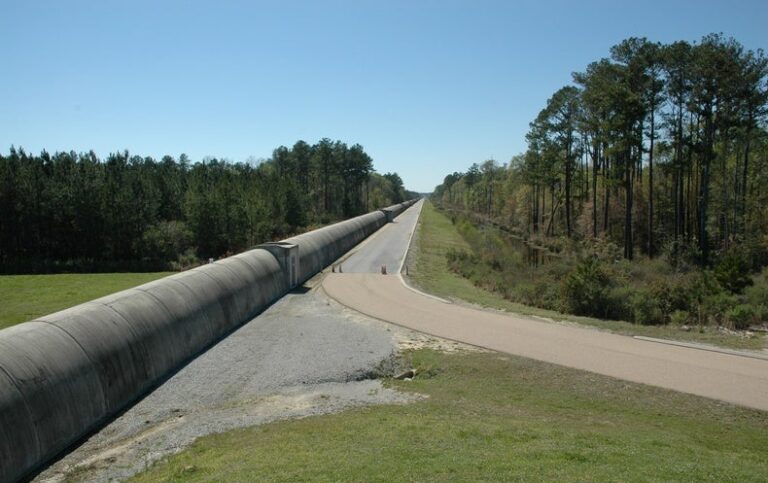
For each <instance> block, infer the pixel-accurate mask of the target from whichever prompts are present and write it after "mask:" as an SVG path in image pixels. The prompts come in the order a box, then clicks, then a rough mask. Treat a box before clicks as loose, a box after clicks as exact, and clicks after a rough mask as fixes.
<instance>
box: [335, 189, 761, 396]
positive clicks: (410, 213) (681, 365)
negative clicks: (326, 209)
mask: <svg viewBox="0 0 768 483" xmlns="http://www.w3.org/2000/svg"><path fill="white" fill-rule="evenodd" d="M422 205H423V202H419V203H417V204H416V205H414V206H413V207H411V208H409V209H408V210H407V211H405V212H404V213H403V214H402V215H400V216H399V217H398V218H397V219H396V222H395V223H391V224H389V225H387V226H385V227H384V228H383V229H381V230H380V231H379V232H378V233H376V234H374V235H373V236H372V237H371V238H369V239H368V240H367V241H366V242H364V244H362V245H361V246H359V247H358V248H356V249H355V250H354V251H353V252H352V254H351V255H350V256H349V257H348V258H346V259H345V260H344V261H343V265H342V266H343V270H344V273H329V274H328V275H327V276H326V277H325V279H324V280H323V289H324V291H325V292H326V293H327V294H328V295H329V296H330V297H332V298H333V299H335V300H337V301H338V302H340V303H342V304H343V305H346V306H347V307H349V308H352V309H354V310H356V311H358V312H360V313H362V314H365V315H368V316H371V317H375V318H377V319H381V320H384V321H387V322H390V323H394V324H397V325H401V326H405V327H408V328H411V329H414V330H417V331H420V332H425V333H428V334H432V335H435V336H438V337H443V338H447V339H453V340H457V341H461V342H466V343H469V344H473V345H476V346H480V347H484V348H487V349H492V350H496V351H500V352H506V353H510V354H515V355H519V356H523V357H529V358H532V359H538V360H541V361H546V362H551V363H554V364H560V365H563V366H568V367H573V368H576V369H582V370H585V371H590V372H595V373H599V374H605V375H608V376H612V377H616V378H619V379H624V380H628V381H633V382H638V383H643V384H649V385H653V386H659V387H663V388H667V389H673V390H676V391H682V392H687V393H691V394H696V395H699V396H704V397H708V398H712V399H719V400H722V401H727V402H730V403H734V404H738V405H743V406H747V407H751V408H756V409H762V410H768V360H766V359H761V358H755V357H748V356H744V355H738V354H735V353H726V352H717V351H709V350H702V349H699V348H691V347H680V346H676V345H670V344H664V343H658V342H654V341H648V340H641V339H637V338H633V337H628V336H623V335H617V334H611V333H607V332H602V331H598V330H595V329H591V328H580V327H573V326H569V325H564V324H558V323H554V322H545V321H541V320H536V319H533V318H530V317H524V316H519V315H514V314H507V313H499V312H496V311H485V310H478V309H473V308H469V307H465V306H461V305H457V304H453V303H447V302H445V301H441V300H439V299H437V298H435V297H430V296H428V295H426V294H422V293H420V292H418V291H416V290H413V289H411V288H409V287H407V286H406V285H405V283H404V282H403V280H402V279H401V277H400V275H399V274H398V273H397V272H398V270H399V267H400V266H401V263H402V260H403V258H404V257H405V254H406V253H407V250H408V245H409V242H410V238H411V233H413V231H414V229H415V227H416V224H417V221H418V217H419V213H420V211H421V207H422ZM382 265H386V266H387V271H388V273H389V275H382V274H381V273H380V271H381V266H382Z"/></svg>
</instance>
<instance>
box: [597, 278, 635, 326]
mask: <svg viewBox="0 0 768 483" xmlns="http://www.w3.org/2000/svg"><path fill="white" fill-rule="evenodd" d="M634 293H635V290H634V289H633V288H632V287H629V286H626V285H622V286H619V287H613V288H611V289H610V290H609V292H608V298H607V302H606V304H605V307H604V310H605V313H604V317H605V318H606V319H612V320H626V321H627V322H630V321H632V320H633V319H632V306H631V300H632V296H633V295H634Z"/></svg>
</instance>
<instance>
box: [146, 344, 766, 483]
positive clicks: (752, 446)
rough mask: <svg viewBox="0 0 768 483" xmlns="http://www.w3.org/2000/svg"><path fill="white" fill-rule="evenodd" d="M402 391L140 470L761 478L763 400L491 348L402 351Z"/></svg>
mask: <svg viewBox="0 0 768 483" xmlns="http://www.w3.org/2000/svg"><path fill="white" fill-rule="evenodd" d="M408 357H411V358H412V361H413V365H414V366H415V367H421V368H425V369H428V370H426V371H425V373H424V374H423V375H422V376H418V377H417V378H416V379H415V380H414V381H412V382H399V381H388V382H387V384H388V385H390V386H394V387H396V388H399V389H402V390H406V391H416V392H418V393H421V394H425V395H428V398H427V399H425V400H423V401H421V402H417V403H413V404H408V405H389V406H376V407H367V408H362V409H355V410H351V411H347V412H344V413H341V414H336V415H329V416H318V417H310V418H305V419H300V420H294V421H285V422H279V423H273V424H269V425H264V426H258V427H252V428H247V429H242V430H236V431H231V432H227V433H223V434H216V435H211V436H206V437H204V438H201V439H199V440H197V441H196V442H195V443H194V444H193V445H192V446H191V447H190V448H188V449H186V450H184V451H182V452H181V453H179V454H176V455H174V456H171V457H169V458H167V459H165V460H162V461H160V462H158V463H157V464H155V465H154V466H152V467H150V468H149V470H148V471H147V472H145V473H143V474H141V475H138V476H137V477H136V478H135V480H136V481H140V482H144V481H213V480H215V481H253V480H261V481H266V480H269V481H447V480H454V481H480V480H483V481H540V480H548V481H595V480H596V481H670V480H675V481H704V480H709V481H738V482H746V481H765V476H766V475H767V474H768V458H766V453H765V448H767V447H768V413H766V412H761V411H754V410H748V409H742V408H737V407H734V406H730V405H728V404H724V403H719V402H716V401H712V400H708V399H704V398H699V397H695V396H690V395H686V394H682V393H675V392H672V391H667V390H664V389H658V388H654V387H649V386H643V385H639V384H632V383H628V382H624V381H619V380H616V379H612V378H609V377H605V376H600V375H596V374H591V373H587V372H582V371H577V370H573V369H568V368H564V367H560V366H555V365H552V364H547V363H543V362H537V361H533V360H529V359H524V358H519V357H513V356H502V355H500V354H497V353H459V354H450V355H449V354H444V353H436V352H433V351H429V350H420V351H417V352H414V353H410V354H408Z"/></svg>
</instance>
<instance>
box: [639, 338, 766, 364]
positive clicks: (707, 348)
mask: <svg viewBox="0 0 768 483" xmlns="http://www.w3.org/2000/svg"><path fill="white" fill-rule="evenodd" d="M633 338H635V339H638V340H644V341H646V342H655V343H657V344H667V345H675V346H678V347H687V348H688V349H698V350H702V351H709V352H720V353H721V354H729V355H732V356H739V357H751V358H753V359H762V360H764V361H768V354H761V353H759V352H746V351H739V350H735V349H726V348H723V347H715V346H711V345H706V344H696V343H693V342H681V341H678V340H670V339H657V338H655V337H646V336H644V335H635V336H633Z"/></svg>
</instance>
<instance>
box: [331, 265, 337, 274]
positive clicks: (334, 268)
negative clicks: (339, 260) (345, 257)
mask: <svg viewBox="0 0 768 483" xmlns="http://www.w3.org/2000/svg"><path fill="white" fill-rule="evenodd" d="M331 273H336V265H331Z"/></svg>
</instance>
